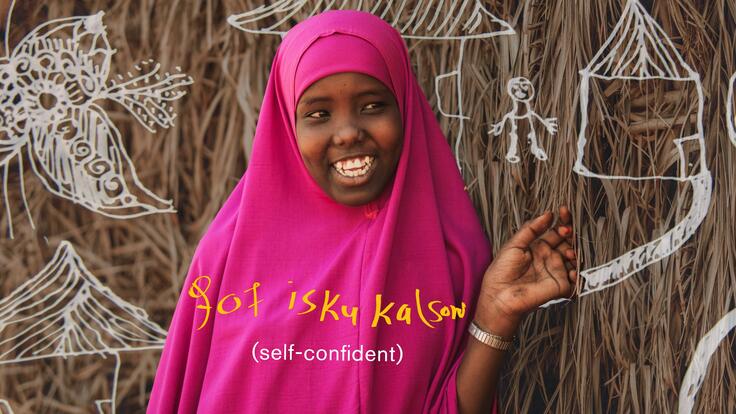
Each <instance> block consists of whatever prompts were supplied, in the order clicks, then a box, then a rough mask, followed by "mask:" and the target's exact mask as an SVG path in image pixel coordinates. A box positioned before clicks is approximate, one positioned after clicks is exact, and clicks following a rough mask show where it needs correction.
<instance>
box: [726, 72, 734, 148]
mask: <svg viewBox="0 0 736 414" xmlns="http://www.w3.org/2000/svg"><path fill="white" fill-rule="evenodd" d="M734 87H736V73H734V74H733V75H731V79H730V80H729V82H728V101H727V102H726V122H727V124H728V137H729V138H730V139H731V143H732V144H733V145H736V126H735V125H734V123H735V122H736V120H734V119H733V117H734V113H733V90H734Z"/></svg>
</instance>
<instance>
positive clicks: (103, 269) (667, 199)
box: [0, 0, 736, 413]
mask: <svg viewBox="0 0 736 414" xmlns="http://www.w3.org/2000/svg"><path fill="white" fill-rule="evenodd" d="M7 3H8V2H7V0H6V1H0V5H3V7H2V8H1V9H2V11H3V13H5V12H6V11H7V9H8V4H7ZM258 3H259V2H257V1H236V0H223V1H209V0H206V1H204V0H188V1H176V0H167V1H153V0H140V1H131V0H110V1H102V0H85V1H81V0H80V1H76V2H74V1H67V0H44V1H33V2H31V1H27V0H20V1H19V2H18V4H17V6H16V8H15V10H14V15H13V22H12V27H11V33H10V36H9V38H10V45H11V48H12V47H13V45H15V44H16V43H17V42H18V41H19V40H20V39H21V37H22V36H23V35H24V34H25V33H27V32H28V31H29V30H31V29H32V28H33V27H35V26H37V25H39V24H41V23H42V22H45V21H47V20H49V19H53V18H61V17H68V16H74V15H85V14H93V13H95V12H97V11H99V10H103V11H105V12H106V14H105V16H104V22H105V24H106V26H107V32H108V36H109V40H110V43H111V44H112V46H113V47H114V48H116V49H117V53H116V54H115V55H114V60H113V67H114V68H116V69H117V70H118V71H119V72H121V73H124V72H125V71H126V70H129V69H130V68H131V67H132V66H133V65H134V64H135V63H137V62H139V61H141V60H144V59H148V58H154V59H156V60H157V61H158V62H160V63H161V64H162V66H163V67H164V68H174V67H175V66H181V68H182V70H183V71H184V72H186V73H188V74H189V75H191V76H192V77H193V78H194V80H195V83H194V84H193V85H192V86H190V87H189V88H188V94H187V96H185V97H184V98H183V99H181V100H180V101H178V102H176V104H175V110H176V112H177V113H178V114H179V116H178V118H177V121H176V126H175V127H173V128H170V129H168V130H166V129H164V130H162V129H159V130H158V132H157V133H155V134H153V133H150V132H148V131H146V130H145V129H144V128H143V127H142V126H141V125H140V124H138V123H137V122H135V121H134V119H133V118H132V117H131V116H130V114H129V113H128V112H127V111H125V110H124V109H122V108H121V107H119V106H116V105H115V104H112V103H111V104H109V105H106V107H105V109H106V111H107V113H108V114H109V115H110V117H111V119H112V120H113V122H115V124H116V125H117V127H118V128H119V129H120V131H121V132H122V135H123V138H124V144H125V148H126V149H127V150H128V153H129V154H130V156H131V158H132V159H133V163H134V165H135V166H136V168H137V171H138V173H139V175H140V177H141V179H142V181H143V182H144V184H145V185H146V186H147V187H148V188H150V189H151V190H153V191H154V192H155V193H156V194H158V195H161V196H162V197H164V198H172V199H173V200H174V205H175V206H176V209H177V212H176V213H174V214H156V215H149V216H144V217H139V218H135V219H131V220H115V219H111V218H107V217H104V216H101V215H99V214H95V213H93V212H91V211H89V210H87V209H84V208H82V207H80V206H77V205H74V204H73V203H71V202H68V201H66V200H63V199H61V198H59V197H55V196H53V195H51V194H50V193H49V192H47V191H46V190H45V189H44V188H43V186H42V185H41V184H40V183H39V181H38V180H37V179H36V177H35V176H34V175H33V174H32V172H31V171H30V169H29V168H28V167H27V165H26V168H24V183H25V192H26V196H27V199H28V201H29V208H30V212H31V215H32V217H33V219H34V222H35V224H36V229H35V230H34V229H33V228H32V227H31V226H30V223H29V220H28V219H27V217H26V213H25V211H24V210H23V205H22V203H21V202H20V195H21V193H20V186H19V183H20V180H19V176H18V172H17V171H18V169H17V168H16V167H17V163H18V161H17V160H16V161H14V162H13V163H11V167H12V168H11V169H10V173H9V175H8V183H9V185H8V191H9V199H10V200H11V201H12V202H11V205H10V209H11V211H12V215H13V228H14V233H15V237H14V239H8V238H7V235H8V232H7V229H8V221H7V217H6V216H5V214H3V215H2V218H0V228H2V230H3V235H4V236H3V239H2V241H0V263H1V264H2V271H1V274H2V276H0V296H5V295H8V294H9V293H10V292H11V291H13V289H15V288H16V287H18V286H19V285H20V284H21V283H22V282H23V281H24V280H26V279H27V278H29V277H30V276H32V275H33V274H35V273H36V272H38V271H39V270H40V269H41V268H42V267H43V266H44V265H45V263H46V262H47V261H48V260H49V258H50V257H51V255H52V254H53V251H54V249H55V248H56V246H57V245H58V244H59V242H60V241H62V240H68V241H70V242H71V243H72V244H73V245H74V247H75V249H76V251H77V252H78V253H79V254H80V256H81V257H82V259H83V260H84V262H85V263H86V265H87V266H88V267H89V269H90V271H91V272H92V273H94V274H95V275H96V276H97V277H98V278H99V279H100V281H101V282H102V283H104V284H105V285H107V286H108V287H109V288H110V289H111V290H112V291H114V292H115V293H116V294H117V295H119V296H120V297H122V298H123V299H124V300H126V301H128V302H130V303H132V304H134V305H136V306H140V307H142V308H143V309H145V310H146V311H147V312H148V314H149V316H150V317H151V319H152V320H154V321H156V322H157V323H159V324H160V325H161V326H162V327H168V324H169V321H170V318H171V313H172V310H173V309H174V306H175V304H176V299H177V297H178V294H179V292H180V289H181V288H182V286H181V285H182V281H183V277H184V276H185V274H186V271H187V269H188V265H189V261H190V259H191V256H192V253H193V251H194V248H195V247H196V244H197V242H198V240H199V238H200V237H201V235H202V234H203V232H204V230H205V229H206V227H207V225H208V224H209V222H210V221H211V220H212V218H213V217H214V215H215V213H216V212H217V211H218V209H219V208H220V206H221V205H222V203H223V201H224V200H225V198H226V196H227V195H228V194H229V192H230V191H231V190H232V188H233V187H234V185H235V184H236V183H237V180H238V179H239V178H240V176H241V174H242V173H243V171H244V170H245V168H246V166H247V160H248V156H249V150H250V147H251V139H252V136H253V132H254V127H255V123H256V120H257V116H258V109H259V103H260V100H261V98H262V96H263V91H264V88H265V83H266V79H267V75H268V67H269V65H270V63H271V59H272V57H273V53H274V51H275V48H276V46H277V44H278V37H276V36H268V35H257V36H256V35H247V34H245V33H243V32H241V31H238V30H236V29H234V28H233V27H231V26H229V25H228V24H227V23H226V21H225V20H226V18H227V16H228V15H230V14H233V13H236V12H242V11H245V10H250V9H252V8H253V7H254V6H255V5H257V4H258ZM486 3H487V5H488V7H489V8H490V9H491V10H493V11H494V12H495V13H496V14H497V15H498V16H499V17H501V18H502V19H504V20H506V21H509V22H510V23H511V24H512V26H513V27H514V28H515V30H516V31H517V35H515V36H503V37H498V38H493V39H486V40H472V41H469V42H468V43H467V45H466V50H465V55H464V66H463V71H464V72H463V79H464V83H463V90H464V92H465V93H464V97H465V100H464V102H463V106H464V108H465V112H466V114H467V115H469V116H470V117H471V119H470V120H468V121H467V122H466V124H465V134H464V145H463V146H462V148H461V155H462V159H463V162H464V165H465V166H466V167H467V168H466V170H465V178H466V182H467V183H468V185H469V188H470V191H471V194H472V196H473V199H474V202H475V204H476V206H477V209H478V212H479V215H480V217H481V218H482V221H483V223H484V225H485V228H486V230H487V232H488V234H489V235H490V237H491V240H492V241H493V243H494V248H498V247H500V245H501V244H502V242H503V241H504V240H505V239H506V238H507V237H508V236H509V235H510V234H511V233H512V232H513V231H514V229H516V228H518V227H519V226H520V224H521V223H523V222H524V221H525V220H527V219H529V218H530V217H532V216H534V215H536V214H538V213H540V212H542V211H543V210H546V209H552V208H554V207H556V206H558V205H560V204H567V205H570V206H571V207H572V210H573V212H574V215H575V221H576V223H577V231H578V234H579V236H580V239H579V242H580V249H581V253H582V256H583V261H584V264H585V266H588V265H589V264H590V263H591V262H600V261H601V260H604V259H606V258H611V257H615V256H617V255H618V254H621V253H623V251H625V250H626V249H627V248H629V247H632V246H635V245H638V244H641V243H642V242H645V241H647V240H651V239H652V238H653V237H654V236H655V235H657V234H661V233H662V232H663V231H665V230H666V229H667V228H669V227H671V225H672V224H673V223H674V221H676V220H677V219H678V218H680V217H681V216H682V211H681V207H679V206H680V205H682V204H683V203H684V204H687V203H688V202H689V200H688V199H687V197H688V196H687V195H686V194H685V195H681V194H680V192H679V190H677V189H675V188H669V187H666V186H659V185H654V184H651V183H650V184H631V185H628V184H626V185H616V186H613V187H612V188H602V187H603V186H602V185H601V184H600V183H597V184H596V183H595V182H594V180H591V179H586V178H582V177H580V176H579V175H577V174H574V173H573V172H572V165H573V162H574V160H575V151H576V148H575V143H576V140H577V135H578V130H579V126H580V115H579V99H578V87H579V81H580V76H579V75H578V71H579V70H580V69H582V68H583V67H584V66H585V65H586V64H587V62H589V61H590V59H591V58H592V57H593V54H594V53H595V51H596V50H598V48H599V47H600V46H601V44H602V43H603V41H604V40H605V38H606V37H607V36H608V34H609V33H610V32H611V30H612V28H613V25H614V24H615V23H616V21H617V20H618V17H619V15H620V13H621V9H622V6H623V3H624V2H623V1H622V0H590V1H579V0H556V1H533V0H526V1H515V0H498V1H490V2H486ZM642 3H643V4H644V5H645V7H646V8H647V9H648V10H649V11H650V12H651V14H652V15H653V16H654V17H655V19H656V20H657V21H658V22H660V23H661V25H662V27H663V28H664V30H665V31H666V32H667V33H669V34H670V35H671V37H672V38H673V39H674V42H675V44H676V45H678V47H679V48H680V52H681V54H682V55H683V56H684V58H685V60H686V61H687V62H688V63H689V64H690V65H691V66H692V67H693V68H694V69H695V70H696V71H697V72H699V73H700V75H701V78H702V80H703V88H704V92H705V118H704V119H705V138H706V144H707V164H708V167H709V169H710V171H712V173H713V176H714V190H713V198H712V203H711V205H710V209H709V211H708V215H707V216H706V219H705V221H704V222H703V224H702V225H701V226H700V228H699V229H698V231H697V232H696V233H695V236H694V237H693V238H692V239H691V240H690V241H689V242H688V243H687V244H686V245H685V246H684V247H683V248H682V249H680V250H679V251H678V252H677V253H675V254H674V255H672V256H671V257H669V258H667V259H665V260H663V261H661V262H659V263H657V264H654V265H652V266H650V267H648V268H647V269H645V270H643V271H641V272H639V273H637V274H636V275H635V276H633V277H631V278H630V279H628V280H626V281H624V282H623V283H621V284H619V285H617V286H615V287H613V288H610V289H608V290H605V291H603V292H600V293H597V294H593V295H589V296H587V297H584V298H582V299H580V300H579V301H576V302H575V303H572V304H568V305H562V306H557V307H552V308H550V309H549V310H542V311H538V312H536V313H534V314H532V315H530V316H529V317H528V318H527V320H526V323H525V324H524V326H523V327H522V328H521V332H520V337H521V338H520V346H519V348H518V349H517V350H516V351H515V352H514V353H513V355H511V358H510V362H509V365H508V368H507V371H506V374H505V376H504V378H503V385H502V386H503V388H502V391H501V394H502V398H503V401H502V407H503V409H502V411H503V412H509V413H517V412H519V413H523V412H539V413H541V412H548V413H593V412H596V413H599V412H600V413H602V412H618V413H630V412H631V413H665V412H666V413H671V412H675V411H676V410H677V398H678V393H679V387H680V383H681V381H682V378H683V376H684V374H685V370H686V368H687V364H688V362H689V360H690V358H691V356H692V352H693V350H694V347H695V345H696V343H697V341H698V340H699V338H700V337H701V336H702V335H703V334H704V333H705V332H706V331H707V330H708V329H709V328H710V327H711V326H712V325H713V324H714V323H715V322H716V321H717V320H718V319H719V318H720V317H721V316H722V315H723V314H725V313H726V312H727V311H728V310H730V309H732V308H734V307H736V288H734V286H735V285H736V272H735V271H734V270H735V269H734V258H735V257H736V256H735V254H736V246H735V244H734V238H733V236H732V234H733V233H734V224H735V223H736V219H735V217H736V203H735V202H734V201H735V200H734V196H733V195H734V194H736V191H734V190H736V188H735V187H734V184H735V183H734V182H733V177H734V176H735V175H734V174H735V173H736V170H735V169H734V167H733V166H732V165H733V163H734V161H735V160H736V148H734V147H732V145H731V143H730V142H729V140H728V136H727V133H726V121H725V113H726V97H727V88H728V79H729V77H730V75H731V74H732V73H733V72H734V71H735V70H736V59H735V58H734V52H733V51H734V41H735V33H734V32H735V31H736V30H735V29H736V24H735V22H734V20H735V19H736V3H735V2H734V1H732V0H709V1H694V0H676V1H664V0H654V1H643V2H642ZM2 21H3V22H4V21H5V19H4V18H3V19H2ZM3 24H4V23H3ZM408 43H409V46H410V51H411V53H412V58H413V59H414V63H415V70H416V73H417V75H418V77H419V79H420V81H421V83H422V85H423V86H424V88H425V91H426V95H427V96H428V97H429V98H430V100H431V103H432V104H433V105H434V107H435V108H436V105H437V102H436V98H435V94H434V89H433V88H434V76H436V75H438V74H441V73H446V72H449V71H450V70H452V69H453V67H452V64H453V62H454V61H455V59H456V57H457V56H456V54H457V50H456V48H454V47H453V45H452V44H448V43H442V42H433V41H427V40H422V41H417V40H412V41H409V42H408ZM513 76H526V77H528V78H529V79H531V80H532V82H533V84H534V85H535V86H536V88H537V91H538V96H537V98H536V100H535V102H534V108H535V109H536V110H537V111H538V112H539V113H541V114H543V115H546V116H556V117H558V118H559V124H560V127H559V132H558V135H557V136H556V137H550V136H549V135H547V134H542V135H541V138H540V139H541V142H542V145H544V147H545V148H546V149H547V153H548V154H549V155H550V160H549V161H547V162H538V161H535V160H534V158H533V157H532V156H531V155H530V154H529V152H528V150H527V149H526V145H525V142H524V139H522V140H521V146H522V150H523V151H522V162H521V163H520V164H516V165H512V164H509V163H507V162H506V161H505V160H504V158H503V155H504V153H505V145H506V141H505V138H504V136H503V135H502V136H501V137H499V138H491V139H490V140H489V138H488V137H489V136H488V135H487V134H486V131H488V130H489V129H490V126H491V125H492V123H494V122H496V121H497V120H499V119H500V118H501V117H502V116H503V114H504V113H505V112H506V111H507V110H508V109H509V108H510V100H509V98H508V96H507V95H506V92H505V89H506V82H507V80H508V79H509V78H511V77H513ZM653 93H655V94H656V91H654V92H653ZM442 95H443V97H445V98H446V99H448V101H447V102H445V107H447V106H451V102H450V101H449V99H450V96H451V95H452V93H451V91H449V90H447V91H443V93H442ZM632 111H633V112H636V111H637V109H636V108H634V109H632ZM645 112H646V110H645V109H641V108H640V113H638V115H640V116H642V113H645ZM438 119H439V120H440V121H441V123H442V125H443V127H444V128H445V131H446V133H447V136H448V137H449V140H450V143H451V144H453V145H454V137H455V134H454V130H455V129H454V128H456V127H457V125H456V121H452V122H450V121H448V119H447V118H445V117H442V116H439V114H438ZM604 134H605V132H604ZM644 135H645V134H644ZM605 138H606V139H614V138H615V137H605ZM645 138H646V137H645V136H644V137H643V139H644V140H645ZM642 148H644V149H642ZM646 148H647V147H646V145H631V147H630V151H631V152H636V151H645V150H646ZM619 150H620V148H619ZM627 155H631V154H630V153H628V152H627V150H626V147H624V149H623V154H612V156H618V157H622V158H625V157H627ZM665 164H666V162H665ZM667 166H668V165H665V167H667ZM606 191H608V192H606ZM3 208H5V206H3ZM732 344H733V335H730V336H729V337H728V338H727V340H726V341H724V343H723V344H721V346H720V347H719V349H718V351H717V352H716V353H715V355H714V356H713V359H712V360H711V363H710V368H709V370H708V374H707V376H706V378H705V381H704V383H703V386H702V389H701V390H700V393H699V395H698V398H697V401H696V406H695V410H694V412H698V413H701V412H702V413H731V412H736V398H734V397H733V389H734V386H736V364H735V363H734V362H733V361H734V355H735V354H734V352H733V346H732ZM158 357H159V353H158V352H156V351H144V352H137V353H131V354H126V355H124V356H123V357H122V359H123V365H122V369H121V372H120V382H119V384H118V390H117V394H118V404H117V405H118V412H126V413H127V412H131V413H132V412H142V411H143V407H144V406H145V402H146V398H147V395H148V393H149V392H150V385H151V383H152V380H153V376H154V373H155V368H156V363H157V361H158ZM109 382H110V368H109V361H105V360H99V359H98V360H95V359H92V360H91V361H90V360H83V361H79V360H74V361H72V360H70V361H63V360H51V361H45V362H43V361H42V362H39V363H36V364H34V365H32V366H25V365H23V366H8V365H4V366H0V398H6V399H8V400H9V401H11V402H12V403H13V404H14V408H15V410H16V412H68V413H73V412H88V411H89V407H84V408H83V407H81V406H80V404H81V403H80V402H79V401H81V400H85V401H87V400H86V399H87V398H89V396H90V395H93V394H94V395H97V394H95V393H98V394H99V393H102V394H104V393H105V390H107V389H109V386H110V384H109ZM80 384H83V386H80ZM80 390H84V391H80ZM39 407H45V408H44V409H41V408H39Z"/></svg>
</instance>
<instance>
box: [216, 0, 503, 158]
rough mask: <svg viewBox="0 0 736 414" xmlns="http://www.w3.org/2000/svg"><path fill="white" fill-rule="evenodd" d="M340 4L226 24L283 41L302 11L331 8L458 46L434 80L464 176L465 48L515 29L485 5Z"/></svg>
mask: <svg viewBox="0 0 736 414" xmlns="http://www.w3.org/2000/svg"><path fill="white" fill-rule="evenodd" d="M446 2H447V3H449V6H448V7H444V4H446ZM336 3H337V2H336V1H335V0H317V1H313V0H312V1H308V0H278V1H275V2H274V3H273V4H269V5H261V6H258V7H257V8H255V9H253V10H250V11H247V12H245V13H240V14H235V15H232V16H230V17H228V19H227V21H228V23H230V24H231V25H232V26H234V27H236V28H238V29H241V30H243V31H245V32H248V33H256V34H278V35H280V36H281V37H282V38H283V37H284V35H285V34H286V31H287V30H288V27H286V24H288V22H289V20H290V19H292V18H293V16H294V15H295V14H296V13H297V12H299V11H300V10H310V12H309V13H310V14H309V15H308V16H306V17H310V16H313V15H315V14H318V13H321V12H323V11H325V10H329V9H355V10H363V11H367V12H370V13H372V14H375V15H376V16H379V17H380V18H381V19H383V20H385V21H386V22H388V23H389V24H391V25H392V26H393V27H394V28H396V30H398V31H399V33H401V35H402V37H404V38H406V39H428V40H442V41H459V42H460V52H459V57H458V59H457V61H456V62H455V69H454V70H452V71H450V72H448V73H445V74H441V75H438V76H436V77H435V79H434V81H435V94H436V96H437V106H438V109H439V111H440V113H441V114H442V115H444V116H446V117H448V118H456V119H457V120H458V124H459V125H458V128H457V134H456V140H455V160H456V162H457V166H458V169H460V171H462V167H461V165H460V158H459V154H460V142H461V139H462V136H463V128H464V122H465V120H467V119H470V117H468V116H466V115H465V114H464V112H463V95H462V74H461V70H460V69H461V67H462V63H463V52H464V50H465V43H466V41H467V40H469V39H486V38H491V37H495V36H499V35H512V34H515V33H516V32H514V29H513V28H512V27H511V25H509V24H508V23H506V22H505V21H503V20H501V19H499V18H498V17H496V16H494V15H493V13H491V12H489V11H488V10H487V8H486V7H485V6H484V4H483V1H481V0H474V1H473V0H449V1H448V0H426V1H425V0H419V2H418V3H416V4H414V5H411V7H409V6H408V5H407V4H406V1H402V2H401V4H400V5H399V6H398V7H396V6H394V4H393V3H394V2H393V0H387V1H383V0H379V1H376V2H372V4H368V3H369V2H364V1H363V0H359V1H357V2H355V1H353V2H349V1H347V0H343V1H342V2H340V3H339V4H336ZM371 6H372V7H371ZM468 12H470V15H469V16H468V17H466V18H463V16H464V15H466V13H468ZM306 17H305V18H306ZM259 25H262V26H259ZM482 27H492V28H494V29H492V30H487V31H483V30H482ZM496 28H497V29H496ZM446 79H448V80H452V79H454V80H455V83H454V87H455V91H456V92H455V93H456V96H455V98H456V99H457V107H458V108H457V109H458V112H457V113H448V112H446V111H445V110H444V109H443V108H442V99H441V96H440V94H439V91H440V82H442V81H444V80H446Z"/></svg>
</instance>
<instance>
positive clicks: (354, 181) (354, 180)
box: [330, 158, 377, 187]
mask: <svg viewBox="0 0 736 414" xmlns="http://www.w3.org/2000/svg"><path fill="white" fill-rule="evenodd" d="M376 167H377V158H374V159H373V162H372V163H371V166H370V168H369V169H368V171H367V172H366V173H365V174H363V175H361V176H358V177H346V176H344V175H342V174H340V173H339V172H337V169H335V166H334V165H331V166H330V174H332V177H333V180H334V181H336V182H337V183H338V184H340V185H343V186H345V187H357V186H360V185H363V184H365V183H367V182H368V181H370V179H371V177H373V174H374V173H375V171H376Z"/></svg>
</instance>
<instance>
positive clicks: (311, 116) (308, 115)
mask: <svg viewBox="0 0 736 414" xmlns="http://www.w3.org/2000/svg"><path fill="white" fill-rule="evenodd" d="M315 114H317V115H320V114H324V116H313V115H315ZM326 116H327V111H314V112H311V113H308V114H307V115H306V117H307V118H312V119H322V118H325V117H326Z"/></svg>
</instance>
